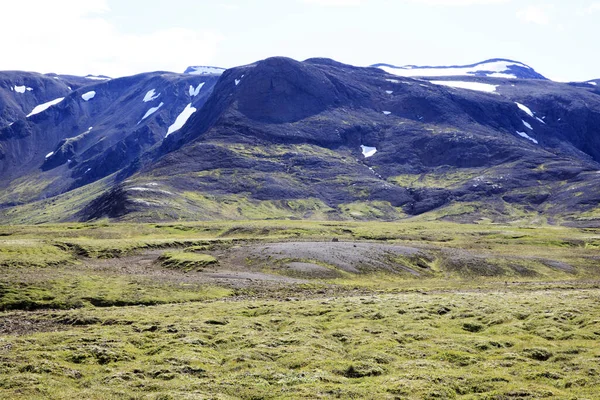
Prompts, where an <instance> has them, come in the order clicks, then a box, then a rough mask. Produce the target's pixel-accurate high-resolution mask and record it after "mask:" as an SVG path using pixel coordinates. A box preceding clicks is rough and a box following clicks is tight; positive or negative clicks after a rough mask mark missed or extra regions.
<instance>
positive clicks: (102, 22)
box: [0, 0, 600, 81]
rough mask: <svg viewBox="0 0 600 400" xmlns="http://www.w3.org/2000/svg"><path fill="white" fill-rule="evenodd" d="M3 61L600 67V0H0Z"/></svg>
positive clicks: (101, 69) (93, 69)
mask: <svg viewBox="0 0 600 400" xmlns="http://www.w3.org/2000/svg"><path fill="white" fill-rule="evenodd" d="M0 15H1V16H2V22H1V23H0V37H2V42H1V43H2V44H1V47H2V51H1V53H0V54H1V55H0V70H27V71H36V72H42V73H48V72H55V73H60V74H73V75H87V74H94V75H100V74H103V75H108V76H111V77H118V76H126V75H132V74H135V73H140V72H148V71H158V70H162V71H175V72H183V71H184V70H185V68H186V67H187V66H190V65H209V66H220V67H224V68H230V67H234V66H238V65H244V64H249V63H252V62H254V61H257V60H260V59H264V58H267V57H271V56H287V57H291V58H294V59H296V60H305V59H307V58H311V57H327V58H332V59H335V60H337V61H340V62H344V63H348V64H353V65H358V66H367V65H371V64H375V63H388V64H393V65H407V64H413V65H464V64H472V63H476V62H479V61H483V60H485V59H489V58H508V59H512V60H517V61H521V62H523V63H525V64H528V65H530V66H531V67H533V68H534V69H536V70H537V71H538V72H539V73H541V74H543V75H545V76H546V77H548V78H550V79H553V80H557V81H584V80H590V79H597V78H600V51H599V50H600V45H599V44H598V38H600V24H599V23H597V21H600V0H252V1H250V0H223V1H219V0H168V1H165V0H1V1H0Z"/></svg>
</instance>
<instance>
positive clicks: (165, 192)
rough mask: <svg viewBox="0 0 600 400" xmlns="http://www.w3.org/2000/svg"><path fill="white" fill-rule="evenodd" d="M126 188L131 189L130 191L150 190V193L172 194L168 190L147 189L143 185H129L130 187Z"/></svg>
mask: <svg viewBox="0 0 600 400" xmlns="http://www.w3.org/2000/svg"><path fill="white" fill-rule="evenodd" d="M127 190H128V191H132V192H152V193H162V194H168V195H173V193H171V192H169V191H168V190H162V189H148V188H145V187H130V188H127Z"/></svg>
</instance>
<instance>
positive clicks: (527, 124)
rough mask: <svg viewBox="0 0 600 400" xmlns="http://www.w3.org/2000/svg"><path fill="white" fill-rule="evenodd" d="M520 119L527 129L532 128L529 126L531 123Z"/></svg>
mask: <svg viewBox="0 0 600 400" xmlns="http://www.w3.org/2000/svg"><path fill="white" fill-rule="evenodd" d="M521 121H522V122H523V125H525V126H526V127H527V129H531V130H533V127H532V126H531V124H530V123H529V122H527V121H523V120H521Z"/></svg>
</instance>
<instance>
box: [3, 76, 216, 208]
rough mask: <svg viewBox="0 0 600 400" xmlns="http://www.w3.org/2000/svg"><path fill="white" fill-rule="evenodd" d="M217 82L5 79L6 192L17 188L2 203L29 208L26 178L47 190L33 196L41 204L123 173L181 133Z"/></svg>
mask: <svg viewBox="0 0 600 400" xmlns="http://www.w3.org/2000/svg"><path fill="white" fill-rule="evenodd" d="M217 80H218V76H217V75H212V74H210V75H193V74H175V73H165V72H152V73H145V74H139V75H135V76H131V77H124V78H117V79H110V78H109V77H105V76H91V75H89V76H86V77H69V76H58V75H53V76H46V75H40V74H31V73H25V72H8V73H3V72H0V110H1V112H0V115H2V116H3V117H2V118H1V119H0V187H2V186H4V187H6V185H8V187H9V188H8V189H7V190H5V191H4V192H2V191H1V189H0V203H5V204H6V203H9V204H10V203H18V202H22V201H28V200H27V197H28V195H23V193H22V192H21V191H19V190H18V189H17V188H15V186H14V182H15V181H14V180H15V179H18V178H22V177H24V176H30V175H31V176H30V178H28V179H30V180H28V184H31V183H32V182H33V181H35V182H43V183H41V184H40V186H39V189H41V190H40V191H39V192H38V193H37V194H35V193H31V194H32V195H33V197H32V198H30V199H35V198H36V197H49V196H53V195H56V194H59V193H63V192H65V191H68V190H71V189H73V188H76V187H79V186H81V185H85V184H87V183H90V182H94V181H96V180H98V179H102V178H104V177H106V176H108V175H110V174H112V173H113V172H116V171H118V170H119V169H121V168H123V167H125V166H126V165H128V163H130V162H132V161H133V160H134V159H135V158H136V157H138V156H140V155H141V154H143V153H144V152H145V151H147V150H148V149H149V148H151V147H152V146H153V145H155V144H156V143H159V142H161V141H162V140H163V139H164V138H165V137H167V136H169V135H172V134H174V133H176V132H177V131H178V130H179V129H181V127H182V126H183V125H184V124H185V122H186V121H187V120H188V119H189V117H190V116H191V115H192V114H194V113H195V112H197V110H198V109H200V108H201V107H202V105H203V104H204V102H205V101H206V99H207V98H208V96H209V94H210V93H211V91H212V88H213V86H214V84H215V83H216V82H217ZM57 177H60V179H57ZM11 184H12V186H11ZM17 185H18V184H17ZM11 187H12V189H10V188H11ZM28 193H30V192H28Z"/></svg>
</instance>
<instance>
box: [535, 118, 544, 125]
mask: <svg viewBox="0 0 600 400" xmlns="http://www.w3.org/2000/svg"><path fill="white" fill-rule="evenodd" d="M535 119H537V120H538V121H540V122H541V123H542V124H544V125H546V121H544V120H543V119H541V118H539V117H535Z"/></svg>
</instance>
